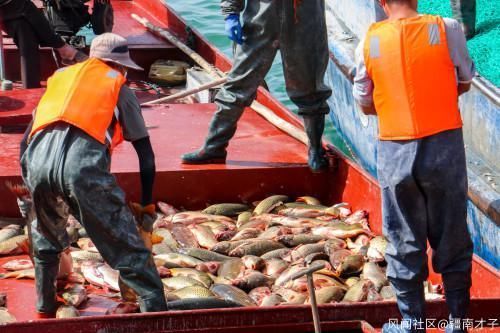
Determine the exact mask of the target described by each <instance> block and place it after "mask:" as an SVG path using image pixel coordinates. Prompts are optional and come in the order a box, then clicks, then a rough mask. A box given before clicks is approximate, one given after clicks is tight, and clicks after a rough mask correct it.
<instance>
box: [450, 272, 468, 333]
mask: <svg viewBox="0 0 500 333" xmlns="http://www.w3.org/2000/svg"><path fill="white" fill-rule="evenodd" d="M471 284H472V280H471V272H470V271H469V272H454V273H447V274H443V285H444V293H445V296H446V304H447V305H448V309H449V310H450V323H449V325H448V326H447V327H446V330H445V332H446V333H462V332H466V330H464V329H463V325H464V323H463V320H464V319H466V318H467V315H468V312H469V305H470V286H471Z"/></svg>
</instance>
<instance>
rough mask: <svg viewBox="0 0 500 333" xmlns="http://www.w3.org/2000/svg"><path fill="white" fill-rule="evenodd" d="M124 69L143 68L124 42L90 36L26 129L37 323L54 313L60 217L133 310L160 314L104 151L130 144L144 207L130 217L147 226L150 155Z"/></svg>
mask: <svg viewBox="0 0 500 333" xmlns="http://www.w3.org/2000/svg"><path fill="white" fill-rule="evenodd" d="M127 68H131V69H137V70H140V69H141V68H140V67H139V66H137V65H136V64H135V63H134V62H133V61H132V60H131V59H130V56H129V51H128V46H127V41H126V39H125V38H122V37H120V36H118V35H115V34H111V33H106V34H102V35H100V36H98V37H96V38H95V39H94V40H93V42H92V45H91V48H90V58H89V59H88V60H86V61H84V62H82V63H79V64H76V65H73V66H70V67H65V68H62V69H60V70H58V71H56V72H55V73H54V75H53V76H52V77H51V78H49V80H48V85H47V91H46V92H45V94H44V95H43V97H42V99H41V100H40V103H39V104H38V107H37V109H36V111H35V115H34V120H33V124H32V126H31V128H30V129H28V131H27V135H26V136H27V137H28V138H29V143H28V146H27V148H26V150H25V152H24V154H23V155H22V159H21V165H22V170H23V178H24V181H25V183H26V184H27V185H28V188H29V189H30V192H31V195H32V198H33V203H34V207H35V210H36V216H37V220H36V221H35V222H34V223H33V226H32V234H33V236H32V238H33V239H32V243H33V250H34V257H35V274H36V290H37V296H38V302H37V310H38V311H39V313H41V314H42V315H47V316H51V315H53V314H54V312H55V310H56V306H57V304H56V290H55V277H56V275H57V270H58V264H59V256H60V253H61V251H63V250H64V249H65V248H66V247H67V246H68V245H69V244H68V235H67V233H66V229H65V226H66V219H67V213H68V212H69V213H70V214H73V215H74V216H75V217H76V218H77V219H78V220H79V221H80V222H81V224H82V225H83V227H84V228H85V230H86V231H87V233H88V235H89V237H90V238H91V240H92V242H93V243H94V244H95V246H96V247H97V249H98V250H99V252H100V253H101V255H102V257H103V258H104V260H105V261H106V262H107V263H108V264H109V265H110V266H111V267H113V268H114V269H117V270H119V271H120V277H121V279H122V281H123V282H124V283H125V284H126V285H127V286H129V287H130V288H132V289H133V290H134V291H135V292H136V294H137V295H138V296H139V305H140V308H141V311H163V310H166V303H165V297H164V294H163V286H162V283H161V280H160V277H159V275H158V272H157V270H156V267H155V265H154V263H153V260H152V257H151V252H150V251H149V250H148V249H147V248H146V247H145V244H144V241H143V240H142V239H141V237H140V235H139V233H138V230H137V228H136V226H135V222H134V216H133V215H132V212H131V210H130V209H129V207H127V205H126V203H125V194H124V193H123V191H122V190H121V189H120V188H119V187H118V185H117V183H116V179H115V177H114V176H113V175H112V174H111V173H110V163H111V159H110V158H111V151H112V150H113V148H114V147H116V146H117V145H118V144H120V142H122V141H123V139H125V140H128V141H131V142H132V144H133V146H134V148H135V150H136V151H137V155H138V158H139V162H140V168H141V182H142V205H139V204H135V205H133V208H134V213H135V214H136V215H137V216H139V217H140V219H139V222H141V221H142V222H144V221H147V220H149V221H151V218H150V215H152V214H153V213H154V205H152V204H151V202H152V188H153V181H154V174H155V162H154V154H153V150H152V147H151V143H150V140H149V136H148V132H147V130H146V127H145V123H144V119H143V118H142V115H141V109H140V106H139V103H138V101H137V99H136V97H135V95H134V94H133V92H132V91H131V90H130V89H129V88H128V87H127V86H126V85H125V81H126V79H125V75H126V72H127ZM66 207H67V209H65V208H66ZM148 217H149V218H148Z"/></svg>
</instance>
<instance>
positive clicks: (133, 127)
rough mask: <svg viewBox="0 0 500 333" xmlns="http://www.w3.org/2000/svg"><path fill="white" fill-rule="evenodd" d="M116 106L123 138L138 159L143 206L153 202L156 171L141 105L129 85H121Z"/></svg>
mask: <svg viewBox="0 0 500 333" xmlns="http://www.w3.org/2000/svg"><path fill="white" fill-rule="evenodd" d="M117 106H118V110H119V119H120V125H121V126H122V130H123V138H124V139H125V140H127V141H130V142H132V145H133V146H134V149H135V151H136V153H137V157H138V159H139V168H140V174H141V186H142V192H141V193H142V194H141V204H142V206H144V207H145V206H147V205H150V204H151V203H152V202H153V185H154V180H155V173H156V166H155V155H154V152H153V147H152V146H151V141H150V140H149V134H148V130H147V128H146V124H145V122H144V118H143V117H142V113H141V106H140V105H139V101H138V100H137V97H136V96H135V94H134V92H133V91H132V90H131V89H130V88H129V87H127V86H123V87H122V88H121V90H120V95H119V97H118V103H117Z"/></svg>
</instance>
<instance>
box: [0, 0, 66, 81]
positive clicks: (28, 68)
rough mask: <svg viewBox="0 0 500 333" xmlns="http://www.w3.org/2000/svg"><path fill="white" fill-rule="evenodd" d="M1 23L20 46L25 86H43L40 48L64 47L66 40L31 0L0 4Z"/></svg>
mask: <svg viewBox="0 0 500 333" xmlns="http://www.w3.org/2000/svg"><path fill="white" fill-rule="evenodd" d="M0 25H1V27H2V29H3V30H5V32H7V34H9V35H10V36H11V37H12V38H13V39H14V43H16V45H17V47H18V49H19V54H20V56H21V79H22V81H23V87H24V88H38V87H40V80H41V75H40V54H39V50H38V47H39V46H48V47H52V48H59V47H62V46H64V41H63V40H62V39H61V37H59V36H58V35H57V34H56V33H55V32H54V30H53V29H52V27H51V26H50V24H49V22H48V21H47V19H46V18H45V16H44V15H43V14H42V13H41V12H40V10H39V9H38V8H37V7H36V6H35V5H34V4H33V3H32V2H31V1H28V0H14V1H11V2H10V3H8V4H7V5H5V6H3V7H0Z"/></svg>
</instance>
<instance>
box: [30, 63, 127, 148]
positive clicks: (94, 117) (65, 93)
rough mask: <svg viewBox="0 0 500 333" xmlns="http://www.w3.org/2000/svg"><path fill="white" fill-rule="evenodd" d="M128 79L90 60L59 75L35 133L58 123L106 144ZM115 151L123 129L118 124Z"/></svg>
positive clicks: (42, 107)
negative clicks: (122, 89) (123, 86)
mask: <svg viewBox="0 0 500 333" xmlns="http://www.w3.org/2000/svg"><path fill="white" fill-rule="evenodd" d="M125 81H126V79H125V77H124V76H123V75H122V74H121V73H119V72H117V71H115V70H113V69H112V68H111V67H109V66H108V65H106V64H105V63H104V62H102V61H100V60H98V59H95V58H90V59H89V60H87V61H85V62H82V63H79V64H76V65H73V66H69V67H66V68H63V69H61V70H58V71H56V72H55V73H54V74H53V75H52V76H51V77H50V78H49V80H48V82H47V90H46V91H45V93H44V95H43V96H42V98H41V100H40V103H39V104H38V106H37V110H36V113H35V119H34V122H33V129H32V130H31V133H30V137H32V136H33V135H34V134H35V133H36V132H38V131H40V130H42V129H43V128H45V127H47V126H49V125H50V124H53V123H55V122H58V121H64V122H67V123H69V124H71V125H73V126H75V127H78V128H80V129H81V130H83V131H84V132H86V133H87V134H88V135H90V136H91V137H93V138H94V139H96V140H97V141H99V142H100V143H102V144H106V143H107V142H106V134H108V136H109V133H107V132H108V128H109V126H110V125H111V123H112V121H113V118H114V117H115V116H116V117H117V116H118V113H117V112H116V113H115V110H117V108H116V103H117V102H118V96H119V94H120V89H121V87H122V85H123V84H124V83H125ZM115 123H116V126H115V130H114V133H113V138H109V140H108V142H109V143H111V148H113V147H114V146H115V145H116V144H118V143H119V142H121V141H119V140H118V139H116V138H115V136H117V137H121V128H120V125H119V122H118V117H117V121H116V122H115Z"/></svg>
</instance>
